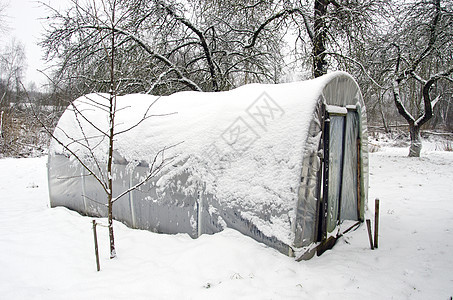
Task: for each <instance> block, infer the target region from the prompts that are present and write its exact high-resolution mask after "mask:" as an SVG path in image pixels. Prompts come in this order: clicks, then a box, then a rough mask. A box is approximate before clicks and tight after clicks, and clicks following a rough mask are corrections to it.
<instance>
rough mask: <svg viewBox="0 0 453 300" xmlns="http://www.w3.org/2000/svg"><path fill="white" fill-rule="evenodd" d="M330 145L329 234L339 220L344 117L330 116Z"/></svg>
mask: <svg viewBox="0 0 453 300" xmlns="http://www.w3.org/2000/svg"><path fill="white" fill-rule="evenodd" d="M329 118H330V135H329V137H330V139H329V140H330V145H329V177H328V178H329V188H328V199H327V232H332V231H333V230H334V229H335V227H336V225H337V220H338V205H339V202H340V196H341V176H342V170H343V130H344V119H345V118H344V117H343V116H337V115H333V116H330V117H329Z"/></svg>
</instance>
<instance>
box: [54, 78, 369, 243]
mask: <svg viewBox="0 0 453 300" xmlns="http://www.w3.org/2000/svg"><path fill="white" fill-rule="evenodd" d="M107 103H108V95H102V94H90V95H86V96H84V97H81V98H79V99H77V100H75V101H74V102H73V105H72V106H69V107H68V109H67V110H66V111H65V113H64V114H63V116H62V117H61V119H60V121H59V123H58V125H57V128H56V130H55V132H54V135H55V137H56V138H57V139H58V140H60V141H61V142H62V143H63V144H65V145H68V146H69V149H71V151H73V152H74V153H77V155H78V156H79V157H82V158H87V159H88V160H89V157H90V154H94V156H95V157H96V158H97V159H98V160H99V161H102V162H106V161H107V153H108V139H107V138H106V137H105V136H103V135H102V134H101V133H100V131H107V128H108V125H109V124H108V113H107V111H106V110H105V108H104V105H107ZM151 104H152V105H151ZM150 105H151V106H150ZM323 105H324V106H323ZM321 106H323V107H324V108H325V109H327V111H331V112H332V113H341V108H342V109H344V110H346V109H345V108H346V107H349V108H351V107H353V108H355V109H356V110H357V111H358V112H359V114H360V116H361V123H360V126H361V128H360V130H361V132H362V131H365V130H366V127H364V124H365V123H364V122H366V114H365V107H364V105H363V101H362V98H361V94H360V90H359V88H358V86H357V84H356V83H355V81H354V80H353V79H352V78H351V77H350V75H348V74H347V73H344V72H335V73H331V74H328V75H325V76H323V77H320V78H317V79H314V80H309V81H304V82H293V83H285V84H250V85H245V86H242V87H240V88H237V89H234V90H231V91H227V92H217V93H201V92H180V93H176V94H173V95H171V96H162V97H157V96H151V95H143V94H134V95H125V96H118V97H117V113H116V116H115V124H116V125H115V132H121V131H123V130H126V129H128V128H130V127H131V126H134V125H135V124H137V123H139V122H140V120H141V119H142V118H143V116H144V115H145V114H146V113H147V115H148V116H150V117H148V118H147V119H146V120H144V121H143V122H141V123H140V124H139V125H138V126H136V127H134V128H132V129H131V130H126V131H125V132H123V133H121V134H118V135H117V136H115V141H114V148H115V162H116V164H117V165H124V166H125V167H124V168H123V169H121V168H120V169H118V170H122V171H118V173H117V174H116V177H117V179H120V177H123V176H125V174H126V173H127V172H128V170H129V171H130V170H131V169H132V168H137V167H138V166H145V167H146V165H147V164H148V165H149V164H150V163H151V162H152V161H153V160H154V159H155V156H156V154H157V153H158V152H159V151H161V150H163V149H165V151H164V152H163V155H164V157H165V158H173V161H172V163H171V164H169V165H168V166H167V167H166V168H165V169H164V170H162V171H161V173H160V174H159V176H158V178H156V179H155V180H154V181H153V183H152V184H151V185H152V186H153V188H155V190H156V192H155V193H153V194H152V195H153V196H149V195H148V196H146V197H142V198H143V199H145V200H146V201H148V202H154V203H158V205H163V202H164V201H166V200H165V199H167V200H168V197H169V196H168V194H169V193H170V194H171V193H179V194H181V195H185V198H186V199H188V198H194V199H193V202H194V203H195V204H196V203H198V205H200V201H201V200H200V198H201V197H202V196H200V194H202V195H205V196H204V203H203V205H204V206H205V207H206V213H208V214H210V218H211V219H212V218H213V215H214V214H215V216H216V220H215V221H212V220H211V221H210V223H215V222H217V223H218V224H217V225H215V227H216V228H217V227H219V226H220V225H221V226H229V225H230V224H229V222H228V221H225V220H220V219H222V211H223V210H224V209H225V210H231V214H232V215H236V216H237V217H238V218H239V219H240V220H241V221H239V222H245V223H246V224H247V225H246V226H248V227H253V230H254V231H257V232H259V234H258V235H263V236H265V237H266V238H271V239H272V240H278V243H281V244H284V245H288V246H289V248H297V246H300V245H302V244H304V243H302V244H300V243H299V244H300V245H296V246H295V245H294V243H295V242H294V241H295V240H297V238H296V237H295V235H296V234H297V229H296V223H297V222H296V219H297V218H298V207H299V204H300V193H301V191H300V187H301V176H302V177H303V175H301V174H302V173H303V166H304V159H306V157H307V155H308V152H309V151H312V152H313V153H316V152H318V148H319V143H320V140H321V136H322V125H321V124H320V123H321V119H320V118H319V116H320V114H321V113H320V109H321ZM338 107H340V112H336V111H335V110H336V109H338ZM346 111H347V110H346ZM315 127H316V128H315ZM99 129H100V130H99ZM87 137H88V138H87ZM89 149H91V150H89ZM364 152H366V151H364ZM59 154H64V155H59ZM161 154H162V153H161ZM365 154H366V153H365ZM56 157H69V159H67V162H65V164H72V165H73V168H75V165H77V164H78V162H77V161H76V160H75V159H74V158H73V157H71V155H70V154H69V152H68V151H67V150H64V149H63V147H62V146H61V145H60V144H59V143H56V142H55V141H53V142H52V144H51V149H50V155H49V188H50V192H51V193H50V194H51V202H52V204H53V205H65V206H71V205H67V203H68V201H73V200H68V199H69V198H71V197H69V198H68V199H62V196H59V195H58V191H59V189H58V188H57V187H58V186H59V185H60V186H61V185H62V184H66V185H67V184H68V183H67V182H66V183H64V180H62V179H61V177H62V176H61V175H62V174H60V173H61V172H65V171H63V169H67V168H66V167H65V168H61V172H59V171H57V170H59V168H58V166H61V165H62V164H63V162H62V161H59V162H57V158H56ZM52 160H54V161H55V162H54V163H52ZM364 165H365V167H366V166H367V161H364ZM52 168H53V169H52ZM118 168H119V167H118ZM137 174H138V173H137ZM141 174H142V173H141ZM142 175H143V174H142ZM142 175H140V176H142ZM58 176H59V178H60V179H58V178H57V177H58ZM138 176H139V175H137V177H138ZM181 176H182V177H181ZM181 178H183V179H181ZM79 180H80V179H79ZM365 181H367V180H365ZM82 184H85V183H82ZM365 184H367V182H365ZM90 186H91V185H90ZM84 189H85V190H86V187H84ZM78 193H79V194H80V192H78ZM134 193H143V191H136V192H134ZM82 198H84V200H83V201H85V203H84V208H80V209H79V208H78V207H77V205H75V206H73V208H75V209H77V210H81V211H83V210H84V209H85V210H87V203H86V201H89V200H87V197H85V196H82ZM135 198H139V197H138V196H136V197H135ZM155 198H159V199H155ZM173 198H175V197H173ZM176 198H178V197H176ZM179 198H181V197H179ZM179 198H178V199H179ZM71 199H73V198H71ZM181 199H182V198H181ZM181 199H179V200H175V199H173V200H174V201H186V200H181ZM125 202H127V200H125ZM214 202H215V205H214V204H213V203H214ZM195 204H194V205H195ZM90 205H92V206H95V203H91V204H88V207H90ZM128 205H129V207H130V208H129V210H134V208H133V205H130V203H129V204H128ZM156 205H157V204H156ZM96 209H98V208H96ZM143 209H145V208H144V207H143V206H142V207H141V208H140V210H143ZM194 210H196V209H195V208H194ZM93 211H94V210H93ZM84 213H88V214H90V213H89V209H88V211H86V212H84ZM93 214H95V213H94V212H93ZM101 214H102V213H101ZM118 214H121V213H118ZM124 214H127V213H124ZM136 215H137V213H136ZM189 215H190V213H189ZM200 217H201V214H200V212H197V213H194V216H192V217H189V218H188V220H187V224H189V225H190V226H191V228H192V229H193V231H192V232H189V233H193V235H195V236H196V235H198V234H200V233H204V232H208V233H209V231H212V232H215V231H216V230H203V229H200V227H201V225H200V224H201V220H200ZM119 218H120V219H121V217H119ZM143 218H145V217H143ZM148 218H151V217H149V216H148ZM157 218H158V217H157ZM169 218H171V217H169ZM178 218H179V217H178ZM135 219H137V217H135ZM223 219H224V218H223ZM123 221H125V222H126V223H129V224H131V225H133V226H135V227H146V226H149V227H153V226H151V225H149V222H148V223H147V224H148V225H146V226H145V225H143V224H145V223H146V222H144V221H143V222H142V223H143V224H142V226H141V225H139V224H137V222H138V221H137V220H132V221H131V220H123ZM168 222H170V223H171V220H169V221H168ZM181 222H182V221H181ZM203 222H205V221H203ZM232 222H233V221H232ZM134 223H135V224H134ZM138 223H140V222H138ZM161 223H162V222H160V223H159V224H161ZM233 223H235V222H233ZM219 224H220V225H219ZM189 225H188V226H189ZM211 225H212V224H211ZM190 226H189V227H190ZM233 227H234V226H233ZM147 229H152V230H156V231H161V232H165V231H169V232H170V233H173V231H178V230H177V229H175V230H165V229H163V228H160V229H159V228H147ZM188 231H190V230H188ZM217 231H218V230H217ZM183 232H185V231H184V230H183ZM305 244H306V243H305ZM280 250H281V249H280ZM285 251H286V250H285Z"/></svg>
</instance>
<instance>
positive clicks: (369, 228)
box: [366, 219, 374, 250]
mask: <svg viewBox="0 0 453 300" xmlns="http://www.w3.org/2000/svg"><path fill="white" fill-rule="evenodd" d="M366 227H367V228H368V238H369V239H370V247H371V250H374V246H373V236H372V235H371V221H370V219H366Z"/></svg>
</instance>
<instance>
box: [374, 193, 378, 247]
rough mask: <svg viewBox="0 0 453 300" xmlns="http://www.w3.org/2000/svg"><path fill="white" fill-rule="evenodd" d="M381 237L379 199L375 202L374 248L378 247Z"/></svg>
mask: <svg viewBox="0 0 453 300" xmlns="http://www.w3.org/2000/svg"><path fill="white" fill-rule="evenodd" d="M378 236H379V198H376V200H374V248H377V247H378Z"/></svg>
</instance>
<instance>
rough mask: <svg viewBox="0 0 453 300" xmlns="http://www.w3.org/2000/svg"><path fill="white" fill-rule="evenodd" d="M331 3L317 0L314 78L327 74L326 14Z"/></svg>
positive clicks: (314, 37)
mask: <svg viewBox="0 0 453 300" xmlns="http://www.w3.org/2000/svg"><path fill="white" fill-rule="evenodd" d="M328 5H329V2H328V1H326V0H315V15H314V17H315V20H314V30H313V31H314V32H313V33H314V36H313V76H314V77H315V78H316V77H320V76H322V75H324V74H327V61H326V54H325V52H326V41H327V33H326V31H327V28H326V26H327V25H326V21H325V18H326V14H327V6H328Z"/></svg>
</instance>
